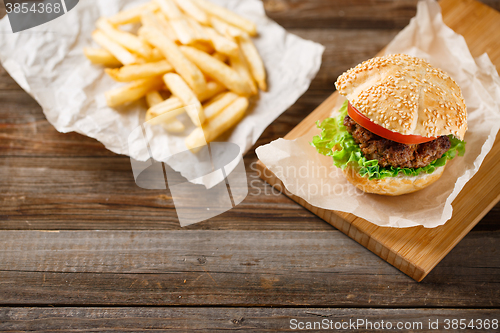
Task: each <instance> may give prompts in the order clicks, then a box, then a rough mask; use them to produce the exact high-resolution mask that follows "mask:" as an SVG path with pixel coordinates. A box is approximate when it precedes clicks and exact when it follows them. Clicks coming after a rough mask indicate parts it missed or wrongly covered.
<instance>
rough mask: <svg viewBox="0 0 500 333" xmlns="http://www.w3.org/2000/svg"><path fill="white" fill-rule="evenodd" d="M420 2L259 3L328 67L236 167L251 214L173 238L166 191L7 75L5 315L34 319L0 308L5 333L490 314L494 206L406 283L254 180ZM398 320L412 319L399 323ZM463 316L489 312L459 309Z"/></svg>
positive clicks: (1, 128)
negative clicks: (270, 147)
mask: <svg viewBox="0 0 500 333" xmlns="http://www.w3.org/2000/svg"><path fill="white" fill-rule="evenodd" d="M2 1H3V0H0V17H2V11H3V6H2ZM484 2H486V3H488V4H490V5H493V6H495V7H496V8H499V7H500V0H487V1H484ZM415 3H416V0H412V1H409V0H395V1H382V0H374V1H366V0H351V1H343V0H341V1H333V0H286V1H284V0H264V5H265V8H266V10H267V14H268V15H269V16H270V17H271V19H275V20H277V21H278V23H280V24H282V25H284V26H285V27H286V28H287V29H288V30H289V31H290V32H292V33H295V34H297V35H299V36H301V37H303V38H306V39H311V40H314V41H316V42H319V43H321V44H323V45H325V47H326V50H325V54H324V57H323V64H322V67H321V69H320V72H319V74H318V76H317V77H316V79H315V80H313V82H312V84H311V88H310V89H309V90H308V91H307V92H306V93H305V94H304V95H303V96H302V97H301V98H300V99H299V100H298V101H297V103H296V104H295V105H294V106H292V107H291V108H290V109H289V110H287V111H286V112H285V113H284V114H283V115H282V116H280V117H279V118H278V119H277V120H276V121H274V122H273V124H271V125H270V126H269V127H268V128H267V129H266V131H265V132H264V134H263V135H262V136H261V137H260V138H259V140H258V142H257V143H256V145H255V146H254V147H253V148H252V149H251V150H250V152H249V153H248V154H247V155H246V156H245V165H246V168H247V172H248V180H249V184H251V188H250V195H249V196H248V197H247V199H245V201H244V202H243V203H242V204H240V205H239V206H238V207H236V208H235V209H233V210H231V211H229V212H226V213H224V214H222V215H220V216H218V217H215V218H212V219H210V220H208V221H205V222H203V223H200V224H197V225H193V226H190V227H186V228H184V229H182V230H179V229H181V228H180V226H179V223H178V221H177V217H176V213H175V211H174V209H173V205H172V200H171V199H170V198H169V196H170V193H169V192H168V191H145V190H142V189H140V188H138V187H137V186H136V185H135V183H134V181H133V178H132V173H131V170H130V162H129V160H128V158H127V157H124V156H119V155H116V154H113V153H111V152H109V151H107V150H106V149H105V148H104V147H103V145H102V144H100V143H99V142H97V141H96V140H93V139H90V138H87V137H84V136H82V135H79V134H76V133H66V134H63V133H58V132H57V131H56V130H55V129H54V128H53V127H52V126H51V125H50V124H49V123H48V122H47V120H46V119H45V116H44V115H43V112H42V110H41V108H40V106H39V105H38V104H37V103H36V102H35V101H34V100H33V99H32V98H31V97H30V96H29V95H28V94H26V93H25V92H23V91H22V90H21V88H20V87H19V85H18V84H17V83H15V82H14V80H12V78H10V76H9V75H8V73H6V72H5V70H4V69H3V68H2V67H1V66H0V229H2V230H1V231H0V306H2V305H3V306H5V305H10V306H33V305H37V306H43V308H24V307H10V308H0V331H6V330H11V331H28V330H43V331H51V332H53V331H62V332H67V331H75V332H78V331H84V332H87V331H117V332H123V331H127V330H128V331H142V330H146V329H147V328H148V327H149V328H151V329H152V330H153V329H156V330H167V329H168V330H169V331H172V332H185V331H202V332H206V331H210V330H211V331H222V330H226V329H234V330H246V331H251V332H259V331H262V332H264V331H269V330H270V329H273V328H274V329H275V330H284V329H285V326H283V327H281V326H282V324H283V325H284V324H285V321H284V320H283V318H286V317H287V316H289V317H291V316H296V317H300V318H304V319H306V318H323V317H320V316H330V317H332V318H334V319H335V318H338V319H343V318H344V317H346V318H347V317H349V318H352V317H354V316H359V317H362V318H369V319H371V318H373V319H376V318H386V319H387V320H388V319H391V318H394V319H401V320H405V319H412V318H416V319H419V318H422V319H423V320H426V319H427V317H428V316H429V317H430V316H437V317H440V318H446V317H447V316H452V317H453V318H460V317H466V318H474V317H476V318H487V317H488V316H490V315H491V314H492V313H493V314H494V315H496V314H497V312H495V311H497V310H495V309H491V308H498V307H499V304H498V302H499V301H498V299H499V297H498V296H500V295H499V291H498V283H499V281H498V279H499V274H498V267H500V263H499V262H498V255H497V254H498V250H499V248H498V244H499V242H498V238H499V231H500V223H499V221H500V205H497V206H496V207H495V208H494V209H493V210H492V211H491V212H490V213H489V214H488V215H487V216H486V217H484V218H483V220H482V221H481V222H480V223H479V224H478V225H477V226H476V227H475V229H474V231H473V232H471V233H470V234H469V235H468V236H467V237H465V239H464V240H463V241H462V242H461V243H460V244H459V245H458V246H457V247H456V248H455V249H453V250H452V252H451V253H450V255H448V256H447V257H446V258H445V259H444V260H443V261H442V262H441V263H440V264H439V265H438V266H437V267H436V268H435V269H434V270H433V271H432V272H431V273H430V274H429V276H428V277H427V278H426V280H425V281H424V282H423V283H421V284H415V283H414V282H413V281H412V280H411V279H410V278H408V277H407V276H405V275H403V274H402V273H401V272H399V271H398V270H396V269H395V268H394V267H392V266H389V265H387V264H386V263H385V262H383V260H381V259H380V258H378V257H376V256H375V255H373V254H372V253H370V252H369V251H368V250H366V249H365V248H363V247H361V246H359V245H358V244H356V243H355V242H354V241H353V240H351V239H349V238H347V237H345V235H343V234H342V233H340V232H339V231H336V230H334V229H333V227H331V226H330V225H329V224H327V223H324V222H323V220H321V219H320V218H318V217H316V216H315V215H314V214H312V213H311V212H309V211H308V210H306V209H304V208H303V207H301V206H300V205H297V204H296V203H295V202H293V201H292V200H291V199H289V198H288V197H286V196H284V195H282V194H280V193H278V192H276V191H273V189H272V187H271V186H269V185H268V184H267V183H265V182H263V181H262V180H261V179H260V178H258V172H257V171H256V169H255V162H256V161H257V158H256V156H255V153H254V148H255V147H257V146H259V145H262V144H265V143H268V142H269V141H271V140H274V139H277V138H279V137H283V136H284V135H285V134H286V133H288V132H290V131H291V130H292V129H293V128H294V127H295V126H296V125H297V124H298V123H299V122H300V121H302V120H303V119H304V118H305V117H306V116H307V115H308V114H309V113H310V112H311V110H313V109H315V108H316V107H317V106H318V105H319V104H320V103H321V102H322V101H324V100H325V99H326V98H327V97H328V96H330V94H331V93H332V91H333V90H334V87H333V82H334V81H335V80H336V78H337V76H338V75H339V74H341V73H342V72H343V71H345V70H346V69H347V68H350V67H352V66H353V65H355V64H357V63H359V62H360V61H362V60H364V59H367V58H370V57H371V56H373V54H375V53H377V52H378V51H379V50H381V49H382V48H383V47H384V46H385V45H386V44H387V43H388V42H389V41H390V40H391V39H392V38H393V37H394V36H395V35H396V34H397V32H398V31H399V30H400V29H401V28H403V27H404V26H405V25H406V24H407V22H408V21H409V20H410V18H411V17H412V16H413V15H414V13H415ZM8 229H12V231H9V230H8ZM29 229H45V230H46V231H53V232H41V231H27V230H29ZM59 230H60V231H59ZM64 230H72V231H64ZM81 230H95V231H81ZM57 231H59V232H57ZM184 280H185V282H184ZM65 305H67V306H70V307H65V308H55V309H54V308H51V307H52V306H55V307H61V306H65ZM92 305H94V306H98V308H89V306H92ZM47 306H50V307H47ZM105 306H124V307H123V308H106V307H105ZM133 306H145V307H144V308H135V307H133ZM157 306H168V308H157ZM214 306H227V307H215V308H213V307H214ZM232 306H238V308H231V307H232ZM249 306H257V307H255V308H248V307H249ZM259 306H273V307H276V306H278V307H279V306H281V307H283V306H286V307H287V308H281V309H279V308H278V309H276V308H259ZM299 306H300V307H303V306H319V307H323V308H320V309H308V308H297V307H299ZM243 307H246V308H243ZM326 307H340V309H331V308H326ZM348 307H354V308H350V309H349V308H348ZM358 307H360V308H358ZM377 307H378V308H379V309H374V308H377ZM401 307H407V308H408V309H394V308H401ZM415 307H417V309H415ZM439 307H456V309H449V308H444V309H436V308H439ZM467 307H473V308H487V309H483V310H481V309H474V310H465V309H460V308H467ZM365 308H366V309H365ZM384 308H387V309H384ZM497 317H498V316H497ZM212 318H213V320H211V319H212ZM433 318H434V317H433ZM163 319H168V324H165V322H164V321H163Z"/></svg>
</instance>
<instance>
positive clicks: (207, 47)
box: [190, 42, 215, 54]
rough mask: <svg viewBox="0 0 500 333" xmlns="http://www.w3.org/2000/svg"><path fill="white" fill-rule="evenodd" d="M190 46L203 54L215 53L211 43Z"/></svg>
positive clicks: (195, 43)
mask: <svg viewBox="0 0 500 333" xmlns="http://www.w3.org/2000/svg"><path fill="white" fill-rule="evenodd" d="M190 46H192V47H194V48H197V49H198V50H200V51H203V52H205V53H209V54H212V53H214V52H215V49H214V48H213V46H212V44H211V43H206V42H194V43H193V44H191V45H190Z"/></svg>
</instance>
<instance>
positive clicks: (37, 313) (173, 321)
mask: <svg viewBox="0 0 500 333" xmlns="http://www.w3.org/2000/svg"><path fill="white" fill-rule="evenodd" d="M499 316H500V313H499V310H493V309H487V310H481V309H470V310H469V309H420V308H410V309H348V308H341V309H330V308H217V307H214V308H136V307H133V308H127V309H124V308H91V307H87V308H58V309H50V308H3V309H0V330H2V331H16V332H28V331H35V330H36V331H44V332H46V331H65V332H68V331H71V332H87V331H88V330H97V331H100V332H101V331H105V332H125V331H141V332H142V331H144V332H152V331H155V332H157V331H158V330H165V331H167V330H168V332H197V331H202V332H222V331H226V330H228V331H229V330H231V331H232V330H237V331H238V332H269V331H276V332H278V331H279V332H294V331H297V329H296V328H295V329H293V328H292V327H293V326H290V320H291V319H296V320H297V321H300V322H311V323H312V324H311V325H314V322H316V323H321V322H324V320H326V321H327V322H328V324H329V325H333V327H335V324H336V323H342V322H347V323H349V320H351V321H354V322H355V321H356V320H357V319H364V320H365V323H363V324H361V323H360V324H361V325H360V326H359V327H355V328H352V327H351V329H349V328H348V329H346V330H342V331H343V332H359V331H360V330H362V329H363V332H377V331H378V332H380V330H375V329H373V330H368V329H367V325H369V324H367V323H366V321H370V322H371V323H372V327H373V325H374V324H375V322H378V323H379V324H380V322H381V321H382V320H383V321H384V322H385V323H387V322H390V323H391V325H393V326H394V327H397V325H398V322H400V323H401V324H400V325H404V324H406V323H408V324H406V325H410V326H408V327H412V328H411V329H414V330H413V331H417V332H420V331H425V329H428V325H429V320H430V321H431V322H436V321H438V322H439V323H440V325H439V326H438V327H439V328H440V329H444V327H445V320H446V319H458V318H463V319H466V321H467V323H470V320H472V319H473V320H476V319H482V320H486V319H488V320H490V321H491V320H493V319H497V318H498V317H499ZM330 321H331V322H332V323H330ZM317 325H319V324H317ZM420 325H421V326H420ZM386 326H387V324H386ZM78 327H85V329H78ZM313 327H314V326H313ZM319 327H321V326H319ZM368 327H370V326H368ZM403 327H404V326H403ZM420 327H422V328H424V330H422V329H419V328H420ZM316 328H318V326H316ZM307 331H309V332H310V331H311V330H307ZM316 331H317V330H316ZM325 331H330V332H333V331H335V329H333V330H325ZM392 331H393V332H401V331H405V332H409V331H410V330H396V329H394V330H392ZM476 331H477V330H472V329H467V330H460V332H476ZM337 332H338V330H337Z"/></svg>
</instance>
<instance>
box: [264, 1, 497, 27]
mask: <svg viewBox="0 0 500 333" xmlns="http://www.w3.org/2000/svg"><path fill="white" fill-rule="evenodd" d="M417 2H418V0H398V1H383V0H355V1H348V0H344V1H325V0H294V1H291V0H264V7H265V8H266V12H267V15H269V17H271V18H272V19H273V20H275V21H277V22H278V23H279V24H281V25H283V26H284V27H285V28H294V27H296V26H297V25H300V26H303V27H308V28H322V29H339V28H340V29H402V28H404V27H405V26H406V25H407V24H408V22H410V19H411V18H412V17H413V16H415V13H416V4H417ZM482 2H484V3H486V4H487V5H489V6H492V7H493V8H495V9H497V10H498V9H500V2H499V1H498V0H485V1H482Z"/></svg>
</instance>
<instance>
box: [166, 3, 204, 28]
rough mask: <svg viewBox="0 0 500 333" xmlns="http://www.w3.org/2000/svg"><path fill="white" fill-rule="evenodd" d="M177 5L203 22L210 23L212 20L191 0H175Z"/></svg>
mask: <svg viewBox="0 0 500 333" xmlns="http://www.w3.org/2000/svg"><path fill="white" fill-rule="evenodd" d="M174 1H175V3H176V4H177V6H179V8H180V9H182V10H183V11H184V13H186V14H188V15H189V16H191V17H192V18H194V19H195V20H196V21H198V22H200V23H201V24H205V25H208V24H210V20H209V18H208V15H207V14H206V13H205V12H204V11H203V10H201V9H200V8H199V7H198V6H196V5H195V4H194V3H193V2H192V1H191V0H174Z"/></svg>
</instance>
